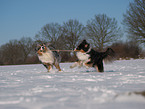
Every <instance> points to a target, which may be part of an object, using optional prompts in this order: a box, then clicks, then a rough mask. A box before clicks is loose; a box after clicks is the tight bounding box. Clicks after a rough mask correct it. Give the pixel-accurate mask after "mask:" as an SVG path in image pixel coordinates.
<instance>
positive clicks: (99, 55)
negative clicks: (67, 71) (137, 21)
mask: <svg viewBox="0 0 145 109" xmlns="http://www.w3.org/2000/svg"><path fill="white" fill-rule="evenodd" d="M74 51H77V53H76V55H77V58H78V61H77V62H75V63H74V64H73V65H72V66H70V68H74V67H76V66H79V67H81V66H85V67H86V68H89V67H95V68H96V70H97V71H98V72H104V66H103V60H104V59H106V58H107V57H111V58H113V57H114V56H115V52H114V51H113V50H112V49H111V48H108V49H107V50H106V51H105V52H97V51H95V50H93V49H92V48H91V47H90V44H89V43H87V41H86V40H83V41H82V42H81V43H80V45H79V46H78V47H77V48H75V50H74ZM109 59H110V58H109Z"/></svg>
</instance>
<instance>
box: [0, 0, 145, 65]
mask: <svg viewBox="0 0 145 109" xmlns="http://www.w3.org/2000/svg"><path fill="white" fill-rule="evenodd" d="M122 26H123V28H124V29H122V28H121V27H119V26H118V23H117V21H116V19H115V18H110V17H108V16H107V15H106V14H98V15H95V16H94V18H92V19H91V20H88V21H87V23H86V25H83V24H82V23H80V22H79V21H78V20H76V19H70V20H68V21H67V22H64V23H63V24H62V25H60V24H58V23H49V24H46V25H44V26H43V27H42V28H41V30H40V31H38V33H37V34H36V35H35V36H34V38H31V37H22V38H21V39H20V40H17V39H15V40H10V41H9V42H8V43H6V44H4V45H1V46H0V65H13V64H36V63H39V60H38V58H37V55H36V51H35V47H36V45H37V44H41V43H50V44H51V45H53V46H54V47H55V48H56V49H57V50H74V48H75V47H76V46H77V45H78V44H79V43H80V42H81V41H82V40H83V39H86V40H87V41H88V42H89V43H90V45H91V47H92V48H94V49H95V50H97V51H105V50H106V49H107V48H108V47H111V48H112V49H113V50H114V51H115V52H116V54H117V59H130V58H134V59H138V58H145V51H144V49H143V47H144V44H145V2H144V0H134V2H132V3H130V5H129V7H128V8H127V10H126V13H125V14H124V15H123V21H122ZM124 33H125V34H126V37H127V40H126V41H122V36H123V35H124ZM60 55H61V57H62V62H73V61H75V60H76V56H75V52H62V51H60Z"/></svg>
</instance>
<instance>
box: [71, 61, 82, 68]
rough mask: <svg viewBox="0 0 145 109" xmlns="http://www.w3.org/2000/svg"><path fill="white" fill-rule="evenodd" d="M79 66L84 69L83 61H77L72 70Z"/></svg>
mask: <svg viewBox="0 0 145 109" xmlns="http://www.w3.org/2000/svg"><path fill="white" fill-rule="evenodd" d="M77 66H79V67H82V62H81V61H77V62H75V63H74V64H73V65H71V66H70V68H74V67H77Z"/></svg>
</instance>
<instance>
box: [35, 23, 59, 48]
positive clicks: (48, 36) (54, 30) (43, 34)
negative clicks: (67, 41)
mask: <svg viewBox="0 0 145 109" xmlns="http://www.w3.org/2000/svg"><path fill="white" fill-rule="evenodd" d="M60 28H61V26H60V25H59V24H58V23H50V24H46V25H45V26H44V27H43V28H42V29H41V30H40V31H39V33H38V34H36V36H35V39H36V40H40V41H42V42H49V43H51V44H53V45H55V46H58V45H56V44H57V42H58V38H59V36H60V35H61V31H60Z"/></svg>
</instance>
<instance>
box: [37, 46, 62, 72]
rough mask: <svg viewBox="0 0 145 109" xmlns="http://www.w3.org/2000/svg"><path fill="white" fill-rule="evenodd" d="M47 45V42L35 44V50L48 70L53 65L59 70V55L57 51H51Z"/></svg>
mask: <svg viewBox="0 0 145 109" xmlns="http://www.w3.org/2000/svg"><path fill="white" fill-rule="evenodd" d="M48 46H49V45H48V44H47V45H45V44H42V45H39V44H38V45H37V47H36V49H35V50H36V52H37V56H38V58H39V60H40V61H41V62H42V64H43V65H44V66H45V67H46V69H47V70H48V72H49V71H51V70H52V68H53V65H54V66H55V67H56V68H57V69H58V71H61V69H60V66H59V63H60V61H61V57H60V55H59V54H58V52H57V51H51V50H50V48H49V47H48Z"/></svg>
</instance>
